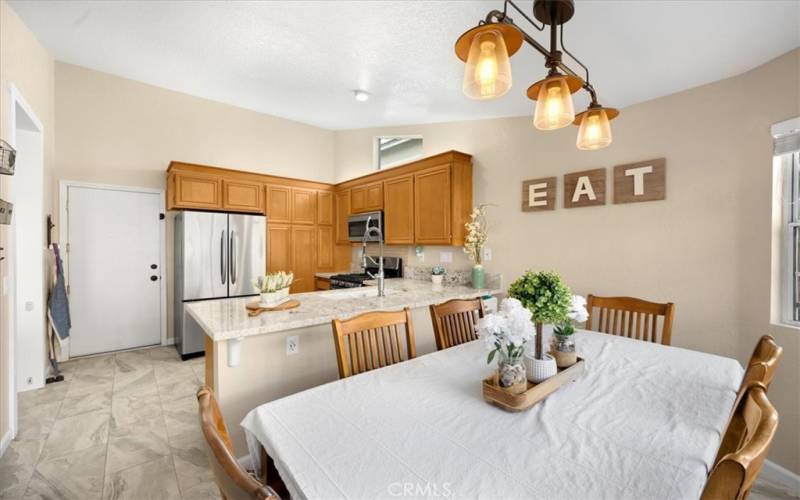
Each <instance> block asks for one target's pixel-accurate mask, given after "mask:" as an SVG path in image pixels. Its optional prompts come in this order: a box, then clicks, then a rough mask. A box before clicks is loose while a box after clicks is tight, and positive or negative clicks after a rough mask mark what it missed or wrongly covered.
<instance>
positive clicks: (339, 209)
mask: <svg viewBox="0 0 800 500" xmlns="http://www.w3.org/2000/svg"><path fill="white" fill-rule="evenodd" d="M350 213H351V212H350V190H349V189H348V190H346V191H337V192H336V243H350V239H349V234H348V231H347V218H348V217H350Z"/></svg>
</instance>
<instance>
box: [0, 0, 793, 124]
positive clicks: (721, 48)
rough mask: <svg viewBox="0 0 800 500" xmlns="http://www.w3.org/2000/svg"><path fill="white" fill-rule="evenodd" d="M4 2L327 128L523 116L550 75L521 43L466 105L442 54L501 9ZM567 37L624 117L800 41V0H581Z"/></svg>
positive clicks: (136, 73) (107, 67)
mask: <svg viewBox="0 0 800 500" xmlns="http://www.w3.org/2000/svg"><path fill="white" fill-rule="evenodd" d="M9 3H10V4H11V6H12V7H13V9H14V10H15V11H16V12H17V14H19V16H20V17H21V18H22V19H23V20H24V22H25V23H26V24H27V25H28V26H29V27H30V28H31V30H32V31H33V32H34V33H35V34H36V36H37V37H38V38H39V40H40V41H41V42H42V43H43V44H44V45H45V46H46V47H47V48H48V49H49V50H50V51H51V52H52V54H53V55H54V57H55V58H56V59H57V60H60V61H64V62H68V63H72V64H77V65H80V66H85V67H88V68H92V69H96V70H100V71H104V72H108V73H112V74H115V75H119V76H122V77H125V78H130V79H133V80H138V81H141V82H145V83H149V84H152V85H157V86H160V87H165V88H168V89H172V90H176V91H179V92H184V93H187V94H192V95H196V96H200V97H205V98H208V99H213V100H216V101H221V102H224V103H228V104H233V105H236V106H241V107H243V108H248V109H252V110H256V111H260V112H264V113H269V114H272V115H277V116H282V117H285V118H290V119H293V120H298V121H301V122H305V123H310V124H313V125H317V126H320V127H325V128H328V129H351V128H362V127H374V126H386V125H400V124H412V123H432V122H443V121H456V120H469V119H481V118H493V117H502V116H521V115H529V114H531V113H532V110H533V103H532V102H531V101H529V100H528V99H527V98H526V97H525V89H526V88H527V87H528V85H530V84H531V83H533V82H534V81H536V80H538V79H540V78H542V76H543V75H544V73H545V69H544V67H543V59H542V57H541V56H540V55H539V54H538V52H535V51H534V50H533V49H532V48H530V47H527V46H525V47H523V48H522V49H521V50H520V51H519V52H518V53H517V55H515V56H514V57H513V58H512V69H513V76H514V84H513V88H512V89H511V91H510V92H509V93H508V94H506V95H505V96H503V97H502V98H500V99H497V100H495V101H491V102H475V101H471V100H470V99H468V98H467V97H465V96H464V95H463V94H462V92H461V79H462V76H463V64H462V63H461V62H460V61H459V60H458V59H457V58H456V57H455V55H454V52H453V44H454V43H455V40H456V39H457V38H458V36H459V35H460V34H461V33H462V32H463V31H466V30H467V29H468V28H471V27H472V26H474V25H475V24H477V22H478V20H479V19H482V18H483V17H484V16H485V14H486V13H487V12H488V11H489V10H492V9H502V6H503V2H502V1H501V0H494V1H473V0H470V1H455V0H444V1H342V0H340V1H336V2H333V1H237V2H227V1H226V2H222V1H203V2H201V1H191V2H190V1H183V0H179V1H105V2H102V1H101V2H98V1H68V2H67V1H49V0H47V1H45V0H41V1H35V2H34V1H23V0H10V2H9ZM519 4H520V6H521V7H522V8H523V9H524V10H525V11H526V12H527V13H530V12H531V5H532V3H531V2H529V1H528V2H524V1H523V2H519ZM511 16H512V18H514V19H515V20H516V21H517V22H518V23H519V24H521V25H522V26H525V25H524V24H523V22H522V18H521V16H519V15H513V14H511ZM529 33H531V34H532V35H533V36H534V37H535V38H536V39H537V40H539V41H540V42H543V43H544V42H545V41H546V36H545V35H544V34H543V33H539V32H537V31H536V30H535V29H533V28H530V30H529ZM564 34H565V43H566V46H567V48H568V49H569V50H570V51H571V52H573V53H575V54H576V55H578V56H579V57H580V58H581V59H582V61H583V62H584V63H585V64H586V65H587V66H589V69H590V71H591V80H592V82H593V83H594V86H595V88H596V89H597V90H598V92H599V96H600V100H601V102H602V103H603V104H605V105H608V106H614V107H624V106H628V105H631V104H634V103H637V102H642V101H646V100H649V99H653V98H655V97H659V96H663V95H667V94H671V93H674V92H678V91H680V90H683V89H686V88H689V87H694V86H697V85H701V84H703V83H708V82H712V81H715V80H719V79H722V78H726V77H729V76H733V75H736V74H739V73H742V72H744V71H747V70H749V69H751V68H753V67H755V66H758V65H759V64H761V63H763V62H766V61H767V60H769V59H771V58H773V57H776V56H778V55H780V54H783V53H785V52H787V51H789V50H791V49H792V48H795V47H798V46H800V2H797V1H795V0H785V1H777V0H776V1H771V0H753V1H742V0H736V1H724V0H711V1H704V0H686V1H680V0H665V1H657V0H651V1H630V0H625V1H612V0H602V1H589V0H584V1H580V0H579V1H578V2H576V13H575V17H574V18H573V19H572V20H571V21H570V22H569V23H567V24H566V25H565V31H564ZM573 67H577V66H576V65H575V66H573ZM354 89H364V90H366V91H368V92H369V93H370V94H371V98H370V99H369V100H368V101H367V102H358V101H356V100H355V99H354V98H353V93H352V91H353V90H354ZM581 94H583V93H581ZM585 103H586V99H585V97H583V96H582V97H581V98H579V99H578V100H576V107H577V106H579V105H585Z"/></svg>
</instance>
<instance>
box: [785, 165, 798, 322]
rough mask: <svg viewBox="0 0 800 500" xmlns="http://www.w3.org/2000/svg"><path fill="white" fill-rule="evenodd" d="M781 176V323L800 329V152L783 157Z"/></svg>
mask: <svg viewBox="0 0 800 500" xmlns="http://www.w3.org/2000/svg"><path fill="white" fill-rule="evenodd" d="M782 156H783V158H781V175H782V181H783V182H782V184H783V193H782V194H783V200H782V207H783V217H782V221H781V225H782V228H781V238H782V240H783V242H782V243H783V247H784V249H783V265H782V266H781V274H782V276H783V278H782V280H783V287H782V288H783V300H782V301H781V303H782V306H783V307H781V319H782V320H783V322H784V323H786V324H788V325H792V326H800V306H798V304H797V302H796V300H797V299H796V297H798V294H800V152H797V151H795V152H793V153H789V154H786V155H782Z"/></svg>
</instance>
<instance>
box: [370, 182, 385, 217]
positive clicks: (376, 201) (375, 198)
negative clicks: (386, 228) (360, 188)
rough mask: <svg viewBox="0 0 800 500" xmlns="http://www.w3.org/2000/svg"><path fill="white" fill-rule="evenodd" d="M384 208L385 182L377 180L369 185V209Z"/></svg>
mask: <svg viewBox="0 0 800 500" xmlns="http://www.w3.org/2000/svg"><path fill="white" fill-rule="evenodd" d="M382 208H383V183H382V182H376V183H374V184H369V185H368V186H367V210H369V211H373V210H381V209H382Z"/></svg>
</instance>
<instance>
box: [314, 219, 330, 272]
mask: <svg viewBox="0 0 800 500" xmlns="http://www.w3.org/2000/svg"><path fill="white" fill-rule="evenodd" d="M333 246H334V240H333V227H332V226H317V271H333V267H334V261H333Z"/></svg>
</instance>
